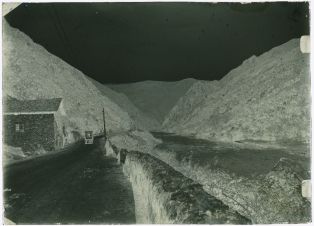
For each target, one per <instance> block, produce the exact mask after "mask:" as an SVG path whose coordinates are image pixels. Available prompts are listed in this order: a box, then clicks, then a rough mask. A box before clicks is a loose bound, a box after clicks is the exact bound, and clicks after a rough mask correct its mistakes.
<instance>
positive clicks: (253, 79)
mask: <svg viewBox="0 0 314 226" xmlns="http://www.w3.org/2000/svg"><path fill="white" fill-rule="evenodd" d="M163 127H164V129H166V130H167V131H170V132H175V133H179V134H193V135H196V136H197V137H200V138H205V139H218V140H227V141H239V140H264V141H298V142H308V141H309V139H310V130H309V129H310V79H309V56H308V55H306V54H302V53H301V52H300V47H299V39H294V40H291V41H289V42H287V43H285V44H283V45H281V46H278V47H276V48H273V49H271V50H270V51H268V52H266V53H264V54H263V55H261V56H259V57H255V56H252V57H251V58H249V59H248V60H246V61H244V62H243V63H242V65H240V66H239V67H238V68H236V69H234V70H232V71H230V72H229V73H228V74H227V75H226V76H225V77H224V78H223V79H222V80H220V81H212V82H204V81H200V82H197V83H195V84H194V85H193V86H192V87H191V88H190V89H189V91H188V92H187V93H186V94H185V95H184V96H183V97H182V98H181V99H180V100H179V101H178V102H177V104H176V106H175V107H174V108H173V109H172V111H171V112H170V113H169V114H168V116H167V117H166V119H165V121H164V123H163Z"/></svg>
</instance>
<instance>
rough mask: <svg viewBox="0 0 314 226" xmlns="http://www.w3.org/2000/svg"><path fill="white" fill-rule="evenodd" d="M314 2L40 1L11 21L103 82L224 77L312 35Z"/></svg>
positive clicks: (14, 14)
mask: <svg viewBox="0 0 314 226" xmlns="http://www.w3.org/2000/svg"><path fill="white" fill-rule="evenodd" d="M308 7H309V6H308V3H292V2H290V3H274V2H273V3H254V4H243V5H241V4H238V3H218V4H212V3H53V4H52V3H32V4H22V5H20V6H19V7H18V8H16V9H15V10H13V11H12V12H11V13H10V14H8V15H7V16H6V19H7V20H8V22H9V23H10V24H11V25H12V26H13V27H17V28H19V29H20V30H22V31H23V32H24V33H26V34H28V35H29V36H30V37H31V38H32V39H33V40H34V41H35V42H37V43H40V44H41V45H43V46H44V47H45V48H46V49H47V50H48V51H49V52H51V53H53V54H55V55H57V56H59V57H60V58H62V59H63V60H65V61H66V62H68V63H69V64H71V65H73V66H74V67H76V68H78V69H79V70H81V71H82V72H84V73H85V74H86V75H88V76H90V77H92V78H94V79H96V80H98V81H100V82H102V83H126V82H134V81H142V80H161V81H162V80H164V81H173V80H180V79H184V78H188V77H194V78H196V79H203V80H215V79H220V78H222V77H223V76H224V75H225V74H227V73H228V72H229V71H230V70H231V69H233V68H235V67H237V66H238V65H240V64H241V63H242V62H243V60H245V59H247V58H249V57H250V56H251V55H253V54H255V55H260V54H261V53H263V52H265V51H268V50H269V49H271V48H272V47H275V46H278V45H280V44H283V43H285V42H287V41H289V40H290V39H292V38H297V37H300V36H301V35H304V34H309V22H308V20H309V12H308V11H309V9H308Z"/></svg>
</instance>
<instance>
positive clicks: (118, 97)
mask: <svg viewBox="0 0 314 226" xmlns="http://www.w3.org/2000/svg"><path fill="white" fill-rule="evenodd" d="M89 80H90V81H91V82H92V83H93V84H94V85H95V86H96V87H97V89H99V91H100V92H101V93H102V94H103V95H104V96H107V97H109V98H110V99H111V100H113V101H114V102H115V103H116V104H117V105H118V106H119V107H120V108H121V109H123V110H125V111H126V112H127V113H128V114H129V116H130V117H131V118H132V119H133V120H134V122H135V127H136V128H137V129H142V130H159V127H160V123H159V122H158V121H157V120H156V119H154V118H152V117H149V116H147V115H146V114H144V113H143V112H142V111H140V110H139V109H138V108H137V107H135V106H134V104H133V103H132V102H131V101H130V100H129V99H128V98H127V97H126V96H125V95H124V94H123V93H118V92H115V91H113V90H112V89H110V88H108V87H107V86H105V85H103V84H101V83H99V82H97V81H95V80H93V79H92V78H89Z"/></svg>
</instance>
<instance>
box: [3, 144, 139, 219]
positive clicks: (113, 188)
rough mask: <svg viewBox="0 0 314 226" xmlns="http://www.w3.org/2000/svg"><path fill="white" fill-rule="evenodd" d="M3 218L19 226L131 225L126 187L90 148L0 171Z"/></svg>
mask: <svg viewBox="0 0 314 226" xmlns="http://www.w3.org/2000/svg"><path fill="white" fill-rule="evenodd" d="M4 189H5V190H4V199H5V216H6V217H7V218H9V219H10V220H12V221H14V222H15V223H24V224H26V223H27V224H56V223H61V224H78V223H79V224H89V223H90V224H98V223H99V224H100V223H101V224H111V223H121V224H128V223H135V215H134V198H133V192H132V188H131V185H130V183H129V182H128V180H127V179H126V177H125V176H124V175H123V173H122V169H121V167H120V166H119V165H117V164H116V160H115V159H111V158H106V157H104V155H103V153H102V152H101V150H100V149H99V147H97V144H96V145H84V144H79V145H76V146H75V147H72V148H70V149H69V150H67V151H65V152H60V153H57V154H55V155H48V156H44V157H41V158H37V159H33V160H29V161H26V162H21V163H17V164H14V165H10V166H8V167H6V168H5V169H4Z"/></svg>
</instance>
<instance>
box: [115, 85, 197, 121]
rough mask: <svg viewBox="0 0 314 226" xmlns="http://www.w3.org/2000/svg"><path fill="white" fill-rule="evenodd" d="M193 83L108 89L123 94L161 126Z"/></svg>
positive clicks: (125, 86) (116, 86) (117, 86)
mask: <svg viewBox="0 0 314 226" xmlns="http://www.w3.org/2000/svg"><path fill="white" fill-rule="evenodd" d="M195 81H196V80H194V79H184V80H181V81H178V82H160V81H144V82H136V83H130V84H119V85H109V87H110V88H112V89H113V90H115V91H117V92H120V93H124V94H125V95H126V96H127V97H128V98H129V99H130V100H131V101H132V102H133V103H134V105H135V106H136V107H137V108H138V109H140V110H141V111H142V112H144V113H145V114H146V115H148V116H150V117H152V118H155V119H156V120H157V121H158V122H159V123H160V124H161V123H162V122H163V120H164V117H165V116H166V115H167V114H168V112H169V111H170V110H171V109H172V107H173V106H174V105H175V104H176V102H177V101H178V99H179V98H180V97H181V96H182V95H184V93H185V92H186V91H187V90H188V89H189V88H190V87H191V85H192V84H193V83H194V82H195Z"/></svg>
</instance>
